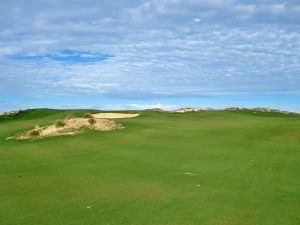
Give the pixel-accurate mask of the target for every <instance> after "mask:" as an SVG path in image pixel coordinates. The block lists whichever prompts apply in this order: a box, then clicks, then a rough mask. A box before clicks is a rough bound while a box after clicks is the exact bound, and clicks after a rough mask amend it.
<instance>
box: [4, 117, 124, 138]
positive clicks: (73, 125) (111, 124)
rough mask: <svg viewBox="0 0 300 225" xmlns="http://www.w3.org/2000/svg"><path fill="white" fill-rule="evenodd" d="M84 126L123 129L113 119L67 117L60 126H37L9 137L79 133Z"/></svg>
mask: <svg viewBox="0 0 300 225" xmlns="http://www.w3.org/2000/svg"><path fill="white" fill-rule="evenodd" d="M83 128H88V129H93V130H98V131H109V130H116V129H121V128H123V126H122V125H121V124H118V123H116V122H115V121H113V120H106V119H97V118H71V119H65V120H64V121H63V122H61V125H60V126H59V127H58V126H57V124H56V125H50V126H44V127H39V126H36V127H35V128H34V129H32V130H29V131H27V132H24V133H21V134H17V135H15V136H12V137H9V138H7V139H19V140H20V139H37V138H42V137H49V136H59V135H74V134H76V133H79V132H80V130H82V129H83Z"/></svg>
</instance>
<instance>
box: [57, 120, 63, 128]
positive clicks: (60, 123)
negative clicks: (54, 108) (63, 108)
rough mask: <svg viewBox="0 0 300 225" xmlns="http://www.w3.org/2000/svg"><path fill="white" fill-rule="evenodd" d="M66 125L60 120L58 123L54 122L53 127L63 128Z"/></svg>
mask: <svg viewBox="0 0 300 225" xmlns="http://www.w3.org/2000/svg"><path fill="white" fill-rule="evenodd" d="M65 125H66V123H65V122H64V121H62V120H58V121H56V123H55V127H57V128H58V127H64V126H65Z"/></svg>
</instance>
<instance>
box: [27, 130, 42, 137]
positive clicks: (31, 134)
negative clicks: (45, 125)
mask: <svg viewBox="0 0 300 225" xmlns="http://www.w3.org/2000/svg"><path fill="white" fill-rule="evenodd" d="M40 133H41V131H40V130H36V129H34V130H32V131H30V132H29V135H30V136H32V137H34V136H39V135H40Z"/></svg>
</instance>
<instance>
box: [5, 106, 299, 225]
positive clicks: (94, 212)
mask: <svg viewBox="0 0 300 225" xmlns="http://www.w3.org/2000/svg"><path fill="white" fill-rule="evenodd" d="M87 112H92V111H91V110H89V111H87V110H72V111H68V110H65V111H63V110H47V109H40V110H28V111H23V112H21V113H19V114H17V115H16V116H15V117H14V118H5V119H4V118H0V224H1V225H100V224H101V225H109V224H110V225H127V224H130V225H198V224H199V225H208V224H210V225H297V224H300V116H297V115H284V114H279V113H262V112H261V113H254V112H251V111H216V112H199V113H187V114H174V113H162V112H141V116H139V117H136V118H131V119H120V120H119V121H120V122H121V123H122V124H124V125H125V126H126V129H122V130H116V131H108V132H96V131H90V130H89V131H86V132H85V133H83V134H80V135H77V136H60V137H50V138H44V139H39V140H35V141H28V140H26V141H25V140H24V141H15V140H9V141H7V140H5V138H6V137H8V136H12V135H14V134H16V133H18V132H20V131H24V130H28V129H31V128H33V127H34V126H35V125H36V124H39V125H46V124H53V123H54V122H55V121H57V120H58V119H63V118H65V117H66V116H67V115H69V114H72V115H74V116H77V117H82V116H83V115H84V114H85V113H87Z"/></svg>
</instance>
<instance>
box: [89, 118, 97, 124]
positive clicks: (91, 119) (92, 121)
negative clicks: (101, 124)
mask: <svg viewBox="0 0 300 225" xmlns="http://www.w3.org/2000/svg"><path fill="white" fill-rule="evenodd" d="M88 122H89V124H91V125H94V124H95V123H96V122H97V121H96V120H95V118H89V119H88Z"/></svg>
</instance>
